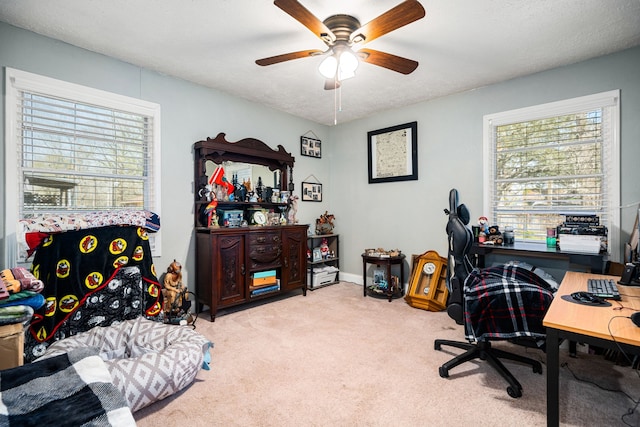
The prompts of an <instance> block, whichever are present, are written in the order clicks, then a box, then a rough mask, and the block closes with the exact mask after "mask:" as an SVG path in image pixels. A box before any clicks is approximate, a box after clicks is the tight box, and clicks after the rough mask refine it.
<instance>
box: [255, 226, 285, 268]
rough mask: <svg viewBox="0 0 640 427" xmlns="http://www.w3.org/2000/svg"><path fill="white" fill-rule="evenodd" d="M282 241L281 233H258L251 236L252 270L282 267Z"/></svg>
mask: <svg viewBox="0 0 640 427" xmlns="http://www.w3.org/2000/svg"><path fill="white" fill-rule="evenodd" d="M281 255H282V239H281V237H280V232H279V231H270V232H258V233H251V234H250V235H249V260H250V265H249V269H250V270H256V269H262V268H271V267H280V265H281V259H280V256H281Z"/></svg>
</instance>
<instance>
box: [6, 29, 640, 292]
mask: <svg viewBox="0 0 640 427" xmlns="http://www.w3.org/2000/svg"><path fill="white" fill-rule="evenodd" d="M0 66H2V67H6V66H8V67H13V68H17V69H21V70H24V71H29V72H34V73H38V74H42V75H45V76H48V77H53V78H57V79H62V80H66V81H70V82H73V83H78V84H83V85H86V86H90V87H94V88H98V89H103V90H108V91H112V92H115V93H119V94H123V95H128V96H133V97H138V98H141V99H145V100H148V101H153V102H157V103H159V104H160V105H161V107H162V207H161V220H162V246H163V254H162V257H160V258H156V259H155V263H156V267H157V269H158V271H159V272H161V271H164V270H165V269H166V267H167V266H168V264H169V263H170V262H171V260H173V259H174V258H175V259H177V260H179V261H181V262H183V264H184V265H185V270H186V271H185V281H186V283H187V284H189V285H190V287H193V284H191V283H190V281H189V273H190V272H192V271H193V254H194V249H193V248H194V245H193V208H192V202H193V193H192V174H193V172H192V170H193V169H192V168H193V160H192V159H193V153H192V145H193V143H194V142H195V141H198V140H200V139H203V138H205V137H207V136H212V137H213V136H215V135H217V134H218V132H225V133H226V134H227V137H228V139H229V140H232V141H233V140H237V139H241V138H244V137H254V138H258V139H261V140H263V141H264V142H266V143H267V144H269V145H271V146H276V145H277V144H282V145H283V146H284V147H285V148H286V149H287V150H288V151H289V152H291V153H292V154H293V155H294V156H295V157H296V166H295V170H294V180H295V184H296V190H299V189H300V182H301V181H302V180H304V179H305V178H306V177H308V176H310V175H313V176H315V177H316V178H317V179H318V180H319V181H320V182H321V183H322V184H323V190H324V194H323V202H322V203H313V202H300V203H299V211H298V213H299V214H298V218H299V219H300V221H301V222H302V223H311V224H312V226H311V228H312V229H313V228H314V227H313V223H314V222H315V218H317V217H318V216H319V215H320V214H322V213H323V212H324V211H325V210H328V211H329V212H330V213H333V214H335V216H336V229H335V231H336V232H337V233H340V234H341V239H340V241H341V248H340V250H341V270H343V271H344V274H343V275H342V278H343V279H348V280H352V281H356V282H361V280H362V278H361V274H362V263H361V258H360V254H361V253H362V251H363V249H364V248H369V247H384V248H386V249H391V248H399V249H401V250H402V251H403V252H404V253H406V254H407V255H410V254H419V253H423V252H425V251H427V250H430V249H432V250H437V251H438V252H440V254H441V255H444V254H445V253H446V239H445V234H444V226H445V224H446V216H445V215H444V214H443V208H445V207H447V206H448V192H449V190H450V189H451V188H453V187H455V188H457V189H458V190H459V191H460V194H461V201H462V202H464V203H466V204H467V205H468V206H469V208H470V210H471V213H472V220H474V218H477V217H478V216H480V215H481V213H482V212H481V211H482V189H483V182H482V176H483V175H482V117H483V115H485V114H489V113H495V112H499V111H505V110H509V109H513V108H519V107H525V106H530V105H535V104H539V103H545V102H551V101H556V100H561V99H565V98H571V97H576V96H581V95H588V94H592V93H597V92H602V91H606V90H611V89H621V99H622V102H621V105H622V126H621V131H622V135H621V144H622V147H621V152H622V160H621V162H622V163H621V170H622V185H621V187H622V190H621V191H622V194H621V200H622V205H623V206H624V205H627V204H631V205H632V206H631V207H626V208H623V209H622V210H621V212H622V226H623V230H622V234H623V236H622V241H626V240H627V239H628V235H629V233H630V230H631V227H632V226H633V221H634V219H635V212H636V208H637V206H638V202H639V201H640V186H638V185H637V182H638V178H639V176H640V172H639V171H638V168H637V166H636V164H635V163H636V161H637V160H638V159H639V158H640V156H639V155H640V143H639V141H640V121H639V120H637V117H640V77H639V75H638V73H637V70H638V69H640V48H635V49H631V50H628V51H625V52H621V53H618V54H614V55H609V56H605V57H601V58H597V59H594V60H590V61H586V62H582V63H579V64H575V65H572V66H568V67H563V68H559V69H555V70H551V71H547V72H543V73H538V74H534V75H531V76H528V77H524V78H520V79H515V80H511V81H508V82H503V83H500V84H496V85H492V86H488V87H484V88H481V89H477V90H474V91H470V92H465V93H461V94H457V95H452V96H448V97H444V98H440V99H436V100H433V101H429V102H424V103H419V104H416V105H413V106H410V107H406V108H401V109H395V110H392V111H387V112H385V113H382V114H378V115H375V116H371V117H368V118H365V119H362V120H358V121H355V122H350V123H344V124H339V125H338V126H335V127H326V126H323V125H319V124H316V123H313V122H310V121H307V120H302V119H299V118H296V117H293V116H290V115H287V114H284V113H281V112H278V111H275V110H272V109H268V108H265V107H263V106H260V105H257V104H254V103H251V102H248V101H246V100H243V99H239V98H235V97H232V96H229V95H227V94H225V93H223V92H221V91H217V90H212V89H207V88H204V87H201V86H198V85H195V84H192V83H188V82H185V81H183V80H180V79H176V78H172V77H168V76H165V75H160V74H158V73H155V72H151V71H148V70H144V69H140V68H139V67H135V66H133V65H131V64H127V63H123V62H121V61H118V60H115V59H112V58H108V57H105V56H102V55H98V54H94V53H91V52H88V51H85V50H82V49H79V48H76V47H73V46H70V45H67V44H65V43H62V42H58V41H55V40H51V39H48V38H46V37H42V36H39V35H36V34H34V33H31V32H28V31H24V30H21V29H17V28H14V27H11V26H9V25H7V24H4V23H0ZM3 77H4V70H3ZM3 81H4V79H3ZM4 93H5V90H4V87H3V95H4ZM0 114H2V116H4V103H3V104H2V105H0ZM414 120H415V121H417V122H418V138H419V148H418V154H419V180H417V181H406V182H398V183H384V184H372V185H370V184H368V182H367V132H368V131H370V130H375V129H381V128H385V127H388V126H393V125H397V124H401V123H406V122H410V121H414ZM0 126H2V129H1V131H2V135H3V136H2V138H3V147H5V146H6V141H4V123H2V124H1V125H0ZM308 131H312V132H313V133H314V134H315V135H317V136H318V137H319V138H320V139H321V140H322V149H323V152H322V159H315V158H309V157H302V156H300V149H299V138H300V136H301V135H304V134H306V133H307V132H308ZM5 148H6V147H5ZM2 156H3V157H2V162H1V163H0V168H1V169H2V174H1V176H0V180H1V185H2V187H4V150H3V152H2ZM0 203H2V206H1V207H2V212H4V208H5V206H6V205H7V204H8V205H9V207H11V204H12V203H13V201H6V200H4V199H2V200H0ZM0 227H4V226H3V225H0ZM0 237H1V238H2V239H3V240H4V239H15V236H7V235H6V233H5V232H4V229H2V233H1V234H0ZM1 247H4V244H3V245H1ZM0 255H2V254H0ZM3 258H4V257H3V256H0V259H3ZM406 279H407V278H406V277H405V280H406Z"/></svg>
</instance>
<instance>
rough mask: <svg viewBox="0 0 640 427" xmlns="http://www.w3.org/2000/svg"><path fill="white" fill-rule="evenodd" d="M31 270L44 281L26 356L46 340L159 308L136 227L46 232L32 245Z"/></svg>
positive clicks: (145, 244)
mask: <svg viewBox="0 0 640 427" xmlns="http://www.w3.org/2000/svg"><path fill="white" fill-rule="evenodd" d="M32 271H33V274H34V275H35V276H36V277H37V278H38V279H40V280H42V281H43V282H44V285H45V287H44V290H43V291H42V295H43V296H44V298H45V305H44V306H43V307H42V308H41V309H40V310H38V311H36V313H35V314H34V317H33V320H32V322H31V325H30V326H29V333H28V334H27V335H28V336H27V340H26V343H25V360H26V361H30V360H31V359H33V358H35V357H38V356H39V355H41V353H43V352H44V350H45V349H46V347H47V346H48V343H49V342H51V341H55V340H58V339H62V338H65V337H66V336H69V335H75V334H76V333H79V332H84V331H86V330H89V329H91V328H93V327H95V326H108V325H111V324H112V323H113V322H115V321H120V320H126V319H131V318H135V317H138V316H140V315H144V316H147V317H154V316H157V315H158V314H159V313H160V309H161V307H162V301H161V299H162V296H161V294H162V293H161V288H160V284H159V283H158V279H157V275H156V271H155V267H154V265H153V260H152V256H151V249H150V246H149V238H148V235H147V232H146V230H145V229H144V228H141V227H119V226H114V227H102V228H95V229H87V230H79V231H69V232H65V233H59V234H51V235H49V237H47V239H45V241H44V242H43V243H42V244H41V245H40V246H39V247H38V249H37V251H36V254H35V257H34V260H33V266H32Z"/></svg>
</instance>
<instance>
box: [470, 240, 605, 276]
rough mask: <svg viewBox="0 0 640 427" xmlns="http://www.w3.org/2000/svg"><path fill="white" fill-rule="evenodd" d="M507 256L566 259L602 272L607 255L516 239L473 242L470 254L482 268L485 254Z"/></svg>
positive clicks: (592, 270) (590, 269)
mask: <svg viewBox="0 0 640 427" xmlns="http://www.w3.org/2000/svg"><path fill="white" fill-rule="evenodd" d="M492 253H493V254H501V255H509V256H514V257H517V256H524V257H532V258H545V259H559V260H566V261H568V262H569V264H576V265H582V266H585V267H588V268H589V271H590V272H591V273H603V272H604V267H605V263H606V261H607V258H608V255H607V254H606V253H599V254H585V253H579V252H564V251H561V250H560V249H558V248H548V247H547V245H545V244H544V243H527V242H519V241H516V242H515V243H514V244H513V245H504V246H500V245H498V246H496V245H483V244H481V243H474V244H473V246H471V251H470V254H471V255H476V256H477V257H478V267H480V268H484V267H486V266H485V256H487V255H489V254H492Z"/></svg>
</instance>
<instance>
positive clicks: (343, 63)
mask: <svg viewBox="0 0 640 427" xmlns="http://www.w3.org/2000/svg"><path fill="white" fill-rule="evenodd" d="M359 63H360V62H359V61H358V57H357V56H356V55H355V54H354V53H353V52H352V51H351V49H345V50H344V51H342V53H341V54H340V61H339V62H338V70H339V74H340V80H342V79H343V78H342V76H343V75H344V76H345V78H349V77H353V76H355V75H356V70H357V69H358V65H359Z"/></svg>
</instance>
